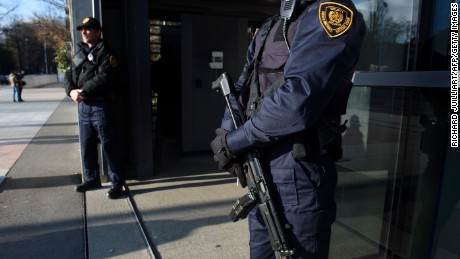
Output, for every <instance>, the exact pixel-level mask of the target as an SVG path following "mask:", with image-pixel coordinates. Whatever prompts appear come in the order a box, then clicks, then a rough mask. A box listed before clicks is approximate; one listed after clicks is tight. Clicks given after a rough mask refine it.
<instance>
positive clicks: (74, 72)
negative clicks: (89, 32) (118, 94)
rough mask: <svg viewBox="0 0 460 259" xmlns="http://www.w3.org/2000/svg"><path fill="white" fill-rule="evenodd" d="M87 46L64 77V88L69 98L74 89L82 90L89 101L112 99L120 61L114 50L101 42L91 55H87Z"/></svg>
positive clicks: (82, 45)
mask: <svg viewBox="0 0 460 259" xmlns="http://www.w3.org/2000/svg"><path fill="white" fill-rule="evenodd" d="M85 46H86V45H85V44H84V43H81V44H79V47H80V50H79V51H78V52H77V53H76V54H75V56H74V57H73V59H72V64H71V66H70V69H69V70H67V71H66V74H65V77H64V87H65V90H66V93H67V95H68V96H70V91H72V90H73V89H82V94H83V95H84V96H85V97H86V98H87V100H100V99H106V98H108V97H110V95H111V94H112V92H113V88H114V86H115V84H116V80H117V78H118V75H117V67H118V61H117V59H116V58H115V56H114V54H113V51H112V49H110V48H109V47H108V46H107V44H106V43H105V42H104V41H103V40H101V41H99V43H98V44H96V46H94V47H93V48H92V50H91V52H90V53H85V51H84V49H85Z"/></svg>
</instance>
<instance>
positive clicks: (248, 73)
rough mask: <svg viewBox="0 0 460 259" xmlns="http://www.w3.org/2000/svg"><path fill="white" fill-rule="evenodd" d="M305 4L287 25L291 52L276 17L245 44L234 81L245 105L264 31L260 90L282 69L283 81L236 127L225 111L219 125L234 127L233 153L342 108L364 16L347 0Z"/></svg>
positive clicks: (265, 143) (231, 136)
mask: <svg viewBox="0 0 460 259" xmlns="http://www.w3.org/2000/svg"><path fill="white" fill-rule="evenodd" d="M303 8H304V9H303V10H302V11H301V13H300V14H298V16H297V17H296V18H295V19H294V20H293V21H292V22H291V24H290V26H289V27H288V28H289V30H288V32H287V36H288V37H287V38H288V42H289V46H290V53H289V51H288V48H287V44H286V43H285V42H284V38H283V37H280V36H279V35H281V36H282V34H280V31H282V28H281V27H282V26H283V25H282V23H283V21H282V20H281V19H280V18H279V17H278V16H275V17H272V18H270V19H269V22H272V23H273V24H272V25H271V26H267V25H264V26H262V27H261V29H260V30H259V31H258V32H257V34H256V35H255V37H254V39H253V41H252V42H251V44H250V46H249V48H248V51H247V63H246V65H245V67H244V69H243V73H242V74H241V76H240V77H239V80H238V82H237V83H236V84H235V86H236V88H237V91H239V93H240V95H241V99H242V102H243V104H244V105H246V107H250V106H251V104H250V102H251V100H250V98H249V96H250V95H251V94H250V92H251V89H250V88H251V87H250V84H251V81H253V79H254V78H253V77H254V76H255V75H254V73H253V69H252V65H253V64H254V63H253V61H254V58H255V56H256V53H258V51H259V49H260V47H261V39H262V38H263V35H264V34H266V33H268V36H267V37H266V41H265V47H264V49H263V52H262V53H261V58H260V59H259V61H260V62H259V63H258V65H259V67H260V69H259V75H258V79H259V82H260V91H261V92H262V93H263V92H264V91H265V90H266V89H267V88H268V86H269V85H270V84H272V83H273V81H274V80H275V79H276V75H275V74H276V73H277V71H282V74H283V75H284V83H283V84H282V85H281V86H280V87H278V88H276V90H274V91H273V92H271V93H269V94H267V95H265V96H264V98H263V103H262V104H261V107H260V110H258V112H257V113H255V114H254V115H253V116H251V117H250V118H249V120H248V121H246V123H245V124H244V125H243V126H241V127H239V128H238V129H236V130H234V127H233V125H232V122H231V119H230V115H229V113H228V111H226V113H225V115H224V118H223V120H222V125H221V127H222V128H224V129H226V130H228V131H232V130H233V131H232V132H230V133H229V134H228V135H227V139H226V140H227V145H228V148H229V149H230V150H231V151H232V152H233V153H236V154H237V153H241V152H244V151H247V150H249V149H252V148H260V147H267V146H270V145H273V144H274V143H276V142H278V141H281V140H282V139H283V138H285V137H288V136H291V135H293V134H296V133H301V132H304V131H306V130H308V129H310V128H312V127H313V126H314V125H315V123H316V122H317V121H318V120H319V118H320V117H321V116H324V115H325V113H327V111H328V110H330V106H334V105H335V104H336V103H342V105H343V103H345V107H346V100H347V99H348V94H345V95H346V96H340V94H339V92H338V89H339V87H340V85H341V84H342V83H343V80H344V79H346V78H348V79H349V80H350V79H351V78H350V73H352V72H353V69H354V66H355V64H356V63H357V60H358V57H359V54H360V49H361V45H362V41H363V39H364V35H365V24H364V20H363V17H362V15H361V14H360V13H359V12H358V11H357V10H356V8H355V6H354V4H353V3H352V2H351V0H337V1H336V2H331V1H330V0H329V1H327V0H320V1H308V2H307V4H306V6H304V7H303ZM260 71H262V72H260ZM270 71H272V72H273V73H270ZM272 77H273V78H272ZM349 83H350V84H351V82H349ZM252 91H253V90H252ZM342 110H344V108H342ZM341 113H344V112H341Z"/></svg>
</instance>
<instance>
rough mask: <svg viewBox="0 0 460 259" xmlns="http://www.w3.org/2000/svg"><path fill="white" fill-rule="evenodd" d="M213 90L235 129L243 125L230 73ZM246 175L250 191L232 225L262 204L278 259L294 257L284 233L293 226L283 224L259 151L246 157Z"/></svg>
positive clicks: (239, 204) (238, 206)
mask: <svg viewBox="0 0 460 259" xmlns="http://www.w3.org/2000/svg"><path fill="white" fill-rule="evenodd" d="M212 89H213V90H216V91H218V92H221V93H222V94H223V95H224V98H225V101H226V103H227V108H228V110H229V112H230V116H231V117H232V120H233V124H234V126H235V128H238V127H240V126H241V125H243V123H244V121H245V120H244V119H243V118H245V117H244V111H243V109H242V107H241V104H240V102H239V101H238V98H237V95H236V89H235V86H234V84H233V81H232V79H231V77H230V76H229V75H228V74H227V73H223V74H222V75H221V76H220V77H219V78H218V79H217V80H216V81H214V82H213V83H212ZM230 97H233V98H234V99H235V100H236V103H237V107H236V109H234V108H233V106H232V104H231V101H230ZM245 174H246V182H247V185H248V190H249V192H248V193H247V194H246V195H244V196H243V197H241V198H240V199H238V200H237V201H236V202H235V204H234V206H233V208H232V210H231V212H230V218H231V219H232V220H233V222H236V221H238V220H240V219H244V218H246V217H247V215H248V213H249V212H250V211H251V209H252V208H253V207H254V206H256V205H257V204H259V210H260V213H261V214H262V218H263V220H264V223H265V227H266V228H267V231H268V234H269V238H270V243H271V246H272V249H273V251H274V253H275V255H276V257H277V258H286V257H287V256H290V255H293V254H294V253H295V250H294V249H293V248H292V247H291V246H290V244H289V242H288V240H287V236H286V233H285V230H286V229H288V228H289V227H290V226H289V225H288V224H284V225H283V224H282V223H281V219H280V217H279V213H278V209H277V206H276V204H275V201H274V200H273V199H272V193H273V191H271V190H272V187H271V186H270V184H269V183H267V181H266V180H265V176H264V173H263V171H262V167H261V165H260V161H259V159H258V158H257V152H256V151H252V152H248V153H247V154H246V164H245Z"/></svg>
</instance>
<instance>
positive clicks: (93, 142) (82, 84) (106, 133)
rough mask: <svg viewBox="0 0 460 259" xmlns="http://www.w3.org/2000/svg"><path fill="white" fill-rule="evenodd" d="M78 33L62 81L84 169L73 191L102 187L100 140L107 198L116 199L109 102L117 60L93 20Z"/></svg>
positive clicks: (118, 181) (119, 178) (118, 178)
mask: <svg viewBox="0 0 460 259" xmlns="http://www.w3.org/2000/svg"><path fill="white" fill-rule="evenodd" d="M77 30H79V31H80V32H81V36H82V39H83V42H82V43H80V44H79V47H80V50H79V51H78V52H77V53H76V54H75V56H74V57H73V59H72V63H71V66H70V69H69V70H68V71H67V72H66V75H65V78H64V85H65V89H66V93H67V95H68V96H69V97H70V98H72V100H74V101H75V102H76V103H77V104H78V115H79V126H80V142H81V154H82V159H83V164H84V167H85V168H84V181H83V183H82V184H80V185H77V186H76V188H75V190H76V191H77V192H86V191H88V190H92V189H97V188H99V187H101V179H100V175H99V164H98V148H97V145H98V139H99V140H100V143H101V144H102V150H103V155H104V157H105V158H106V160H107V164H108V166H109V170H108V176H109V178H110V181H111V182H112V187H111V188H110V190H109V191H108V193H107V196H108V197H109V198H111V199H115V198H118V197H119V196H120V195H121V194H122V192H123V183H124V179H123V175H122V172H121V171H120V170H121V165H120V155H119V150H118V147H117V145H116V141H117V139H116V135H115V128H114V127H115V125H114V112H113V108H112V103H111V95H112V91H113V90H114V89H113V88H114V87H115V84H116V80H117V68H118V61H117V58H116V57H115V55H114V53H113V50H112V49H111V48H110V47H109V46H108V45H107V42H105V41H104V40H103V39H102V38H101V34H102V27H101V24H100V23H99V21H98V20H97V19H96V18H93V17H87V18H85V19H84V20H83V23H82V24H81V25H79V26H78V27H77Z"/></svg>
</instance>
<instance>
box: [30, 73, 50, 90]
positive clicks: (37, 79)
mask: <svg viewBox="0 0 460 259" xmlns="http://www.w3.org/2000/svg"><path fill="white" fill-rule="evenodd" d="M24 81H26V83H27V85H26V87H28V88H31V87H40V86H44V85H47V84H53V83H57V82H58V77H57V75H56V74H52V75H26V76H24Z"/></svg>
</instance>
